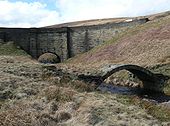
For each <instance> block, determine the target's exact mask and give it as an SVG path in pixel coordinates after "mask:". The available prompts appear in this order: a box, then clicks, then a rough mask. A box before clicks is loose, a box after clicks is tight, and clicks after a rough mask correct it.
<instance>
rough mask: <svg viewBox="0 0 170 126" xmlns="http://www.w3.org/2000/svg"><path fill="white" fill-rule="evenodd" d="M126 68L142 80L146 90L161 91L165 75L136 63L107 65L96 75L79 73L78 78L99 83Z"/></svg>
mask: <svg viewBox="0 0 170 126" xmlns="http://www.w3.org/2000/svg"><path fill="white" fill-rule="evenodd" d="M121 70H127V71H129V72H131V73H133V74H134V75H135V76H136V77H137V78H139V79H140V80H141V81H142V82H143V88H144V89H146V90H152V91H157V92H162V90H163V87H164V83H165V81H166V79H167V78H166V77H165V76H164V75H162V74H154V73H152V72H151V71H149V70H147V69H145V68H143V67H140V66H137V65H129V64H124V65H107V66H105V67H103V68H102V69H101V70H100V74H98V75H84V74H82V75H79V76H78V78H79V79H80V80H83V81H85V82H90V83H92V82H93V83H94V82H95V83H96V84H98V85H100V84H101V83H102V82H103V81H104V80H105V79H107V78H108V77H110V76H111V75H112V74H114V73H116V72H118V71H121Z"/></svg>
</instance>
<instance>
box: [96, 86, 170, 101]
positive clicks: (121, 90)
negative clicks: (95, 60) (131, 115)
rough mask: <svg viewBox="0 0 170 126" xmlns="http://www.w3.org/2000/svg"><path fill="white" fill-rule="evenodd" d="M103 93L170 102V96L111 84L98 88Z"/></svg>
mask: <svg viewBox="0 0 170 126" xmlns="http://www.w3.org/2000/svg"><path fill="white" fill-rule="evenodd" d="M97 89H98V90H99V91H102V92H110V93H113V94H121V95H134V96H139V97H141V98H146V99H148V100H153V101H155V102H158V103H162V102H168V101H170V96H169V95H166V94H164V93H160V92H154V91H150V90H146V89H142V88H133V87H124V86H115V85H111V84H105V83H102V84H101V85H100V86H99V87H98V88H97Z"/></svg>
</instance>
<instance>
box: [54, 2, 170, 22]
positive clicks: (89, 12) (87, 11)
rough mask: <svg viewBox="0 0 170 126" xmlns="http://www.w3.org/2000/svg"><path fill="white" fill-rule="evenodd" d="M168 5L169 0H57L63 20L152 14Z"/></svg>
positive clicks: (169, 3)
mask: <svg viewBox="0 0 170 126" xmlns="http://www.w3.org/2000/svg"><path fill="white" fill-rule="evenodd" d="M169 5H170V1H169V0H156V1H155V0H57V6H59V9H60V11H61V14H62V20H63V21H75V20H84V19H96V18H111V17H121V16H139V15H146V14H153V13H158V12H161V11H167V10H170V6H169Z"/></svg>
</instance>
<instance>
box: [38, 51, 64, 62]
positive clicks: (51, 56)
mask: <svg viewBox="0 0 170 126" xmlns="http://www.w3.org/2000/svg"><path fill="white" fill-rule="evenodd" d="M38 61H39V62H41V63H45V64H46V63H51V64H55V63H60V62H61V58H60V57H59V55H57V54H56V53H54V52H49V51H48V52H46V53H43V54H42V55H40V56H39V58H38Z"/></svg>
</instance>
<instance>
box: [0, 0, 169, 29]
mask: <svg viewBox="0 0 170 126" xmlns="http://www.w3.org/2000/svg"><path fill="white" fill-rule="evenodd" d="M169 10H170V0H0V27H26V28H28V27H43V26H49V25H54V24H59V23H65V22H71V21H79V20H88V19H100V18H116V17H133V16H143V15H149V14H154V13H159V12H164V11H169Z"/></svg>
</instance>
